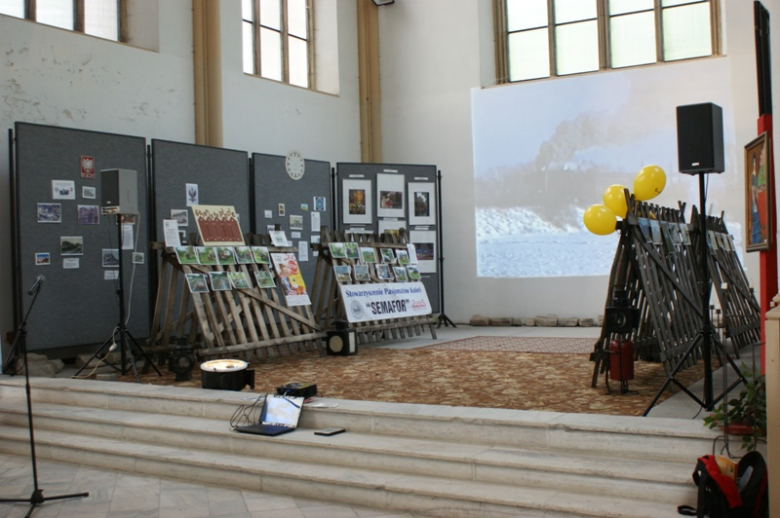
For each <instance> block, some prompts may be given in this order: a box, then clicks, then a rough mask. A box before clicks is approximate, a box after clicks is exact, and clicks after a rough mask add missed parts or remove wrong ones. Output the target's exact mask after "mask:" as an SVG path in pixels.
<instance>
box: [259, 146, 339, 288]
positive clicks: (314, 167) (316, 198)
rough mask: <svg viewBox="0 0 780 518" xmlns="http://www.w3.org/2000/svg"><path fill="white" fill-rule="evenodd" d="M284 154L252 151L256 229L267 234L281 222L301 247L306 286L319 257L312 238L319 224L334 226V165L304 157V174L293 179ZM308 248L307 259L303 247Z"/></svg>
mask: <svg viewBox="0 0 780 518" xmlns="http://www.w3.org/2000/svg"><path fill="white" fill-rule="evenodd" d="M285 158H286V157H284V156H279V155H265V154H259V153H255V154H253V155H252V175H253V181H254V202H255V232H256V233H258V234H267V233H268V228H269V227H274V226H275V225H277V224H278V225H279V228H280V229H281V230H284V232H285V235H286V236H287V239H288V241H291V242H292V244H293V246H294V247H295V248H298V249H299V254H298V263H299V266H300V269H301V275H303V280H304V282H305V283H306V287H307V290H309V291H311V287H312V286H313V283H314V270H315V268H316V266H317V257H316V256H315V255H314V254H313V251H312V250H311V247H310V245H311V242H312V239H315V240H319V236H320V227H321V226H322V225H325V226H327V227H328V228H331V227H332V214H333V200H332V197H331V168H330V163H329V162H323V161H320V160H304V164H305V168H304V173H303V176H301V177H300V178H298V179H294V178H293V176H297V175H293V176H291V175H289V174H288V173H287V168H286V167H285ZM302 249H305V255H304V256H303V257H304V258H306V260H302V258H301V254H300V251H302Z"/></svg>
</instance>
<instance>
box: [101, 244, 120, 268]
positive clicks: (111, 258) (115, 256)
mask: <svg viewBox="0 0 780 518" xmlns="http://www.w3.org/2000/svg"><path fill="white" fill-rule="evenodd" d="M103 268H119V249H118V248H104V249H103Z"/></svg>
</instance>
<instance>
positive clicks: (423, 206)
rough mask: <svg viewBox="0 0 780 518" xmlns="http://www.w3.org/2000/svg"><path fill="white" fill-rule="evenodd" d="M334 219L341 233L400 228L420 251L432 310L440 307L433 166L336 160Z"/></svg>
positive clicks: (436, 197) (437, 223)
mask: <svg viewBox="0 0 780 518" xmlns="http://www.w3.org/2000/svg"><path fill="white" fill-rule="evenodd" d="M336 176H337V180H336V186H337V189H336V202H337V203H336V204H337V210H336V218H337V227H338V229H339V230H340V231H342V232H366V233H372V234H373V233H376V234H382V233H384V232H386V231H393V230H397V229H400V228H403V229H404V230H406V232H407V234H408V236H409V242H411V243H414V244H415V246H416V248H417V251H418V256H419V257H418V259H419V262H418V265H419V268H420V274H421V278H422V283H423V284H424V285H425V290H426V291H427V292H428V299H429V300H430V302H431V306H432V310H433V313H438V312H439V311H440V306H441V304H440V300H439V299H440V295H439V276H440V272H439V268H440V266H439V265H440V262H439V253H440V251H439V248H440V243H439V242H438V226H439V221H438V210H439V208H438V206H437V203H438V195H437V189H438V187H437V169H436V166H433V165H407V164H362V163H338V164H336Z"/></svg>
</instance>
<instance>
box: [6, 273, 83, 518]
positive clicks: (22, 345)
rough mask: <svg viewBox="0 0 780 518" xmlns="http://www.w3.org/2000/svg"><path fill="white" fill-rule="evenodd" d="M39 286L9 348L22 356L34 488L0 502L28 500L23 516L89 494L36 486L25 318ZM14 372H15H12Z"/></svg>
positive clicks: (26, 517) (38, 292)
mask: <svg viewBox="0 0 780 518" xmlns="http://www.w3.org/2000/svg"><path fill="white" fill-rule="evenodd" d="M41 286H42V283H38V286H37V287H33V289H32V290H30V292H29V294H30V295H32V293H33V292H34V293H35V296H34V297H33V299H32V302H30V307H29V308H28V309H27V313H26V314H25V316H24V319H23V320H22V322H21V324H19V328H18V329H17V330H16V334H15V335H14V343H13V346H12V348H11V352H12V354H11V357H12V358H13V357H14V356H13V353H14V352H19V353H20V355H21V356H22V357H23V358H24V378H25V392H26V394H27V427H28V429H29V430H30V458H31V459H32V473H33V483H34V489H33V492H32V495H31V496H30V498H29V499H26V500H25V499H13V498H12V499H5V498H2V499H0V503H12V502H29V504H30V505H31V507H30V510H29V511H28V512H27V514H26V515H25V518H29V517H30V516H31V515H32V513H33V511H34V510H35V508H36V507H37V506H39V505H40V504H42V503H44V502H46V501H48V500H62V499H64V498H76V497H84V496H89V493H76V494H72V495H60V496H46V497H44V496H43V489H41V488H40V487H39V486H38V467H37V463H36V459H35V434H34V432H33V412H32V397H31V396H30V369H29V367H28V365H27V340H26V337H27V330H26V327H27V318H28V317H29V316H30V312H31V311H32V308H33V306H34V305H35V301H36V299H37V298H38V295H39V294H40V293H41ZM14 374H15V373H14Z"/></svg>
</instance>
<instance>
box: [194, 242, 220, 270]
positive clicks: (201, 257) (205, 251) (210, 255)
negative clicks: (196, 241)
mask: <svg viewBox="0 0 780 518" xmlns="http://www.w3.org/2000/svg"><path fill="white" fill-rule="evenodd" d="M195 253H196V254H198V262H199V263H200V264H202V265H205V266H214V265H216V264H217V252H216V251H215V250H214V249H213V248H212V247H210V246H196V247H195Z"/></svg>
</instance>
